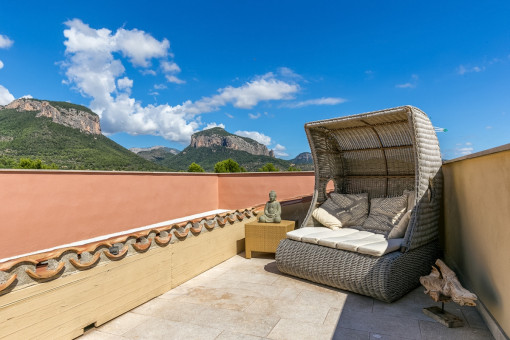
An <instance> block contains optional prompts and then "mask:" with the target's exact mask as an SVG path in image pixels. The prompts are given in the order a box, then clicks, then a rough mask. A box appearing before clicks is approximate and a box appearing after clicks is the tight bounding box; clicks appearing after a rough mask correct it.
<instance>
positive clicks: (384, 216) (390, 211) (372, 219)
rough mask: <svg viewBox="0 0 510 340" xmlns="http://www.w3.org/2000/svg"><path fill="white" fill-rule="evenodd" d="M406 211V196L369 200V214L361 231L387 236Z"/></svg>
mask: <svg viewBox="0 0 510 340" xmlns="http://www.w3.org/2000/svg"><path fill="white" fill-rule="evenodd" d="M406 211H407V195H402V196H397V197H386V198H384V197H383V198H372V199H371V200H370V214H369V215H368V218H367V219H366V220H365V222H364V223H363V229H364V230H368V231H374V232H378V233H381V232H382V233H384V234H388V233H389V232H390V231H391V230H392V229H393V228H394V227H395V226H397V224H398V222H400V220H401V219H402V216H404V214H405V212H406Z"/></svg>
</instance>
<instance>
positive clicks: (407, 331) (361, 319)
mask: <svg viewBox="0 0 510 340" xmlns="http://www.w3.org/2000/svg"><path fill="white" fill-rule="evenodd" d="M338 326H340V327H344V328H350V329H356V330H360V331H368V332H371V333H378V334H391V335H392V336H397V337H402V338H409V339H420V326H419V323H418V320H416V319H412V318H406V317H402V316H400V317H394V316H388V315H385V314H381V313H365V312H359V311H355V310H349V309H344V310H343V311H342V314H341V315H340V318H339V320H338Z"/></svg>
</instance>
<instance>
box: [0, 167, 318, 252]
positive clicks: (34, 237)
mask: <svg viewBox="0 0 510 340" xmlns="http://www.w3.org/2000/svg"><path fill="white" fill-rule="evenodd" d="M313 183H314V175H313V173H312V172H302V173H281V174H276V175H273V174H263V173H248V174H242V175H236V174H222V175H217V174H187V173H129V172H93V171H82V172H72V171H37V170H32V171H13V170H0V188H1V190H0V221H1V222H0V223H1V224H0V232H1V237H0V259H2V258H7V257H12V256H16V255H21V254H25V253H29V252H34V251H38V250H42V249H47V248H52V247H56V246H59V245H63V244H68V243H72V242H76V241H81V240H85V239H89V238H93V237H97V236H102V235H107V234H111V233H116V232H121V231H125V230H129V229H133V228H138V227H142V226H145V225H150V224H153V223H158V222H163V221H166V220H170V219H175V218H180V217H184V216H188V215H192V214H197V213H202V212H206V211H211V210H215V209H243V208H247V207H250V206H253V205H256V204H260V203H264V202H265V201H267V194H268V192H269V190H271V189H274V190H276V191H277V192H278V198H279V199H284V198H289V197H295V196H300V195H310V194H311V193H312V192H313Z"/></svg>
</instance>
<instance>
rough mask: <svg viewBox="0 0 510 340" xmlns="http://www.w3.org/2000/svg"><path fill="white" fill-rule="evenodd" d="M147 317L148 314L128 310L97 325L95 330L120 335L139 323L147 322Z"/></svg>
mask: <svg viewBox="0 0 510 340" xmlns="http://www.w3.org/2000/svg"><path fill="white" fill-rule="evenodd" d="M149 319H150V317H149V316H146V315H141V314H135V313H130V312H129V313H125V314H123V315H121V316H119V317H117V318H115V319H113V320H111V321H109V322H107V323H105V324H104V325H102V326H100V327H98V328H97V330H98V331H100V332H103V333H109V334H114V335H122V334H124V333H126V331H129V330H130V329H133V328H135V327H136V326H138V325H139V324H141V323H144V322H147V321H148V320H149Z"/></svg>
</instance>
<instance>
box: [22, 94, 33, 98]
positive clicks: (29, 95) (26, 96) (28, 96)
mask: <svg viewBox="0 0 510 340" xmlns="http://www.w3.org/2000/svg"><path fill="white" fill-rule="evenodd" d="M21 98H26V99H32V98H34V97H32V95H31V94H26V95H24V96H22V97H21Z"/></svg>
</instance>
